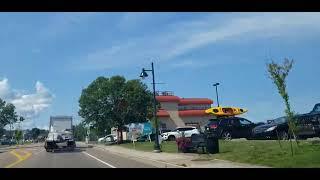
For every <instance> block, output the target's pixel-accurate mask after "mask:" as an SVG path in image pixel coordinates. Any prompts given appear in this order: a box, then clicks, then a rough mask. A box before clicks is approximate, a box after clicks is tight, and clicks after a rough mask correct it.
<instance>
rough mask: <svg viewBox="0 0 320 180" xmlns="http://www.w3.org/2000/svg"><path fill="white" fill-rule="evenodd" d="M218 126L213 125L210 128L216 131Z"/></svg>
mask: <svg viewBox="0 0 320 180" xmlns="http://www.w3.org/2000/svg"><path fill="white" fill-rule="evenodd" d="M217 127H218V126H217V125H216V124H211V125H210V128H212V129H216V128H217Z"/></svg>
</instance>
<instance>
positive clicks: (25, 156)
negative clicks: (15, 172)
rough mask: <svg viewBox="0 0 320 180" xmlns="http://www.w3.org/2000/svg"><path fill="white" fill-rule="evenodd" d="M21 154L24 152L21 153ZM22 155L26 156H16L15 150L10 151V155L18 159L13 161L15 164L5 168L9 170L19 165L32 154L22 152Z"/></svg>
mask: <svg viewBox="0 0 320 180" xmlns="http://www.w3.org/2000/svg"><path fill="white" fill-rule="evenodd" d="M23 152H24V151H23ZM24 153H25V154H26V155H24V156H21V155H20V154H18V153H17V152H16V151H15V150H12V151H10V154H12V155H14V156H16V157H17V158H18V160H17V161H15V162H13V163H11V164H9V165H7V166H6V167H5V168H11V167H13V166H15V165H17V164H19V163H21V162H22V161H24V160H26V159H28V158H29V157H30V156H31V155H32V153H30V152H24Z"/></svg>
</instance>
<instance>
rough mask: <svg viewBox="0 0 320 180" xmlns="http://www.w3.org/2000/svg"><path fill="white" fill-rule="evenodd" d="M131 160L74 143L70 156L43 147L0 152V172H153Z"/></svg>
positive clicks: (150, 165)
mask: <svg viewBox="0 0 320 180" xmlns="http://www.w3.org/2000/svg"><path fill="white" fill-rule="evenodd" d="M155 167H156V166H153V165H152V164H150V163H145V162H142V161H139V160H134V159H132V158H126V157H121V156H119V155H116V154H112V153H110V152H107V151H104V150H102V149H99V148H94V147H88V146H87V145H85V144H83V143H77V148H76V149H75V151H73V152H66V151H56V152H54V153H51V152H46V151H45V149H44V147H43V144H42V143H38V144H32V145H22V146H19V147H1V148H0V168H155Z"/></svg>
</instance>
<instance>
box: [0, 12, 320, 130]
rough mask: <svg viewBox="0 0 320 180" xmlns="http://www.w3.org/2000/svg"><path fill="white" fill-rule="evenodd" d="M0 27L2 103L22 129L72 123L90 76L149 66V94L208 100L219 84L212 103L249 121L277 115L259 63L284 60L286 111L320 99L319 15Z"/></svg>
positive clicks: (156, 17) (129, 74) (87, 16)
mask: <svg viewBox="0 0 320 180" xmlns="http://www.w3.org/2000/svg"><path fill="white" fill-rule="evenodd" d="M0 22H1V28H0V39H1V41H0V45H1V46H0V53H1V60H0V67H1V71H0V97H1V98H3V99H5V100H7V101H9V102H12V103H14V104H15V105H16V106H17V110H18V111H19V113H21V114H24V115H25V116H27V117H28V120H27V121H26V122H25V123H24V127H33V126H37V127H40V128H43V127H47V126H48V120H49V116H50V115H73V116H74V117H75V118H76V120H79V117H78V116H77V111H78V99H79V96H80V93H81V89H82V88H84V87H86V86H87V85H88V84H89V83H90V82H91V81H93V80H94V79H95V78H96V77H98V76H107V77H109V76H112V75H117V74H119V75H123V76H125V77H126V78H127V79H133V78H137V77H138V75H139V73H140V71H141V68H142V67H146V68H149V67H150V63H151V61H153V62H154V63H155V68H156V81H157V82H161V83H165V84H159V85H157V90H170V91H174V92H175V94H176V95H178V96H180V97H208V98H212V99H213V100H214V101H215V90H214V88H213V87H212V84H213V83H215V82H220V83H221V85H220V86H219V94H220V104H221V105H225V106H229V105H230V106H239V107H244V108H247V109H248V110H249V112H248V113H247V114H246V115H245V117H247V118H248V119H250V120H252V121H255V122H257V121H265V120H267V119H271V118H276V117H278V116H281V115H283V108H284V106H283V102H282V100H281V98H280V96H279V95H278V92H277V90H276V88H275V86H274V85H273V84H272V82H271V80H270V79H269V78H268V75H267V71H266V66H265V64H266V63H267V62H268V60H270V59H271V58H273V59H274V60H275V61H276V62H282V60H283V59H284V58H285V57H288V58H290V59H294V60H295V64H294V67H293V70H292V72H291V73H290V75H289V77H288V91H289V95H290V98H291V101H292V105H293V107H294V110H295V111H296V112H300V113H304V112H309V111H310V110H311V109H312V107H313V105H314V104H315V103H318V102H320V98H319V93H318V89H320V84H319V83H318V77H319V75H320V73H319V71H320V70H319V67H320V61H319V59H320V52H319V49H320V14H319V13H1V14H0ZM145 82H146V83H148V85H149V87H150V88H151V84H150V83H151V79H150V78H149V79H146V80H145ZM215 105H216V104H215Z"/></svg>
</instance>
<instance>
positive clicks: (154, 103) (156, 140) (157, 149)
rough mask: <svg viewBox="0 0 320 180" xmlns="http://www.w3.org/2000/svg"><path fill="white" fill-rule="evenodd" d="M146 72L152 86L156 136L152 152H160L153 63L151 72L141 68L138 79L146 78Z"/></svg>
mask: <svg viewBox="0 0 320 180" xmlns="http://www.w3.org/2000/svg"><path fill="white" fill-rule="evenodd" d="M146 71H151V72H152V86H153V119H154V121H155V129H156V135H155V146H154V152H157V153H159V152H161V148H160V144H159V127H158V119H157V100H156V85H155V84H156V83H155V80H154V79H155V78H154V66H153V62H152V63H151V70H146V69H144V68H142V72H141V75H140V77H141V78H145V77H147V76H148V74H147V73H146Z"/></svg>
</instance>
